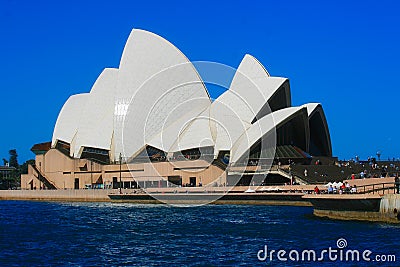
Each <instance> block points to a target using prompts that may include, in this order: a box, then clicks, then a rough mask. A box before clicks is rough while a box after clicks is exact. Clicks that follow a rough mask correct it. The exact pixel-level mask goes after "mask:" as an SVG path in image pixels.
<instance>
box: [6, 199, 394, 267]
mask: <svg viewBox="0 0 400 267" xmlns="http://www.w3.org/2000/svg"><path fill="white" fill-rule="evenodd" d="M399 234H400V226H399V225H390V224H381V223H368V222H355V221H334V220H326V219H320V218H316V217H314V216H313V215H312V208H310V207H289V206H256V205H254V206H250V205H208V206H201V207H190V208H179V207H170V206H165V205H138V204H129V203H95V202H93V203H76V202H75V203H68V202H28V201H1V202H0V266H169V265H170V266H296V265H303V264H305V263H307V265H308V266H310V265H312V266H319V265H323V266H337V265H338V264H340V265H345V266H364V265H365V266H399V265H400V254H399V253H398V245H399V243H400V242H399V238H400V235H399ZM339 239H341V240H342V241H343V240H345V241H346V247H345V248H344V247H342V249H352V250H359V251H360V252H362V251H364V250H370V251H371V252H372V254H371V255H370V256H369V258H370V260H371V261H370V262H368V261H362V259H361V261H360V262H355V261H341V262H338V261H339V260H336V261H332V260H330V259H329V258H328V257H325V258H324V259H323V261H319V262H317V261H293V260H290V259H288V260H287V261H281V260H279V259H278V258H277V256H276V253H275V255H274V257H273V258H267V259H265V260H264V261H260V260H259V257H258V256H257V255H258V254H259V256H260V255H262V254H263V251H262V250H265V246H267V248H268V253H269V252H270V251H271V250H276V251H278V250H280V249H282V250H286V251H287V252H288V253H289V251H291V250H297V251H300V252H301V251H303V250H315V251H316V252H317V254H318V253H319V252H320V251H322V250H324V249H328V248H329V247H332V248H336V249H338V240H339ZM260 250H261V252H260ZM259 252H260V253H261V254H260V253H259ZM300 254H301V253H300ZM376 255H386V256H387V255H395V256H396V260H397V261H396V262H385V263H383V262H379V263H377V262H376V258H375V257H374V256H376ZM318 257H319V254H318ZM286 258H288V254H286Z"/></svg>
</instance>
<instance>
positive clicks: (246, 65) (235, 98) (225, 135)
mask: <svg viewBox="0 0 400 267" xmlns="http://www.w3.org/2000/svg"><path fill="white" fill-rule="evenodd" d="M285 81H287V79H286V78H279V77H270V76H269V73H268V72H267V70H266V69H265V68H264V66H262V65H261V64H260V62H259V61H258V60H257V59H255V58H254V57H253V56H251V55H245V57H244V58H243V60H242V62H241V63H240V65H239V67H238V69H237V71H236V73H235V76H234V77H233V80H232V83H231V86H230V88H229V90H228V91H226V92H225V93H223V94H222V95H221V96H220V97H218V98H217V99H216V100H215V101H214V102H213V103H212V106H211V118H212V122H211V123H212V124H213V125H212V126H211V128H212V129H214V131H215V154H218V152H219V151H221V150H230V149H231V148H232V145H233V144H234V143H235V142H236V141H237V139H238V138H239V137H240V135H242V134H243V132H244V131H246V130H247V129H248V128H249V127H250V126H251V122H252V121H253V119H254V118H255V117H256V115H257V114H258V113H259V112H260V110H261V109H262V108H263V107H264V106H265V104H266V103H267V102H268V100H269V99H270V98H271V97H272V96H273V95H274V93H275V92H276V90H278V89H279V88H280V87H281V86H282V85H283V83H284V82H285Z"/></svg>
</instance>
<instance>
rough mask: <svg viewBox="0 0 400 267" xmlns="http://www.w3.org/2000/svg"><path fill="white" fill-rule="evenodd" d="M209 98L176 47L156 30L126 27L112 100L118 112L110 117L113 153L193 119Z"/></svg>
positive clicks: (130, 152) (131, 150)
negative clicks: (119, 112)
mask: <svg viewBox="0 0 400 267" xmlns="http://www.w3.org/2000/svg"><path fill="white" fill-rule="evenodd" d="M149 100H151V101H149ZM210 103H211V100H210V98H209V95H208V92H207V90H206V88H205V87H204V84H203V82H202V80H201V78H200V77H199V75H198V73H197V71H196V69H195V68H194V66H193V65H192V63H190V61H189V60H188V59H187V58H186V57H185V56H184V55H183V54H182V52H181V51H179V50H178V49H177V48H176V47H175V46H174V45H172V44H171V43H169V42H168V41H167V40H165V39H163V38H162V37H160V36H158V35H156V34H153V33H150V32H147V31H143V30H136V29H134V30H132V32H131V34H130V36H129V38H128V41H127V43H126V45H125V49H124V52H123V55H122V58H121V63H120V67H119V77H118V82H117V96H116V103H115V105H116V106H123V107H124V108H122V109H123V110H124V111H123V112H122V113H121V114H116V115H117V116H115V135H114V138H115V139H114V140H115V155H118V154H119V153H123V154H124V156H134V155H135V154H136V153H138V152H140V150H141V149H142V148H143V146H144V144H146V143H147V142H148V141H149V140H151V139H152V138H153V137H154V136H156V135H157V134H159V133H160V132H161V130H162V129H164V128H167V127H168V126H170V125H171V124H172V123H174V122H176V121H177V120H178V119H180V118H181V117H186V118H187V119H190V118H194V117H195V116H197V115H198V114H200V112H202V111H203V110H204V109H205V108H207V106H208V105H209V104H210ZM183 121H185V120H183ZM176 127H177V128H178V129H180V128H182V125H176Z"/></svg>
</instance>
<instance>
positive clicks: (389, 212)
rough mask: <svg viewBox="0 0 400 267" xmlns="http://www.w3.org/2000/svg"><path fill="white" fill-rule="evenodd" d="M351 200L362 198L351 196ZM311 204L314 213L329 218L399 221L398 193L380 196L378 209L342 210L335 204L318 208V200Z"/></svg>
mask: <svg viewBox="0 0 400 267" xmlns="http://www.w3.org/2000/svg"><path fill="white" fill-rule="evenodd" d="M346 197H347V196H346V195H342V196H341V197H336V199H337V200H338V199H339V198H343V199H345V198H346ZM358 197H359V198H360V195H358ZM371 197H372V196H371ZM314 198H316V197H314ZM366 198H368V197H366ZM353 201H363V200H362V199H361V198H360V199H358V200H357V198H353ZM312 202H313V201H312ZM338 204H339V202H338ZM313 205H314V215H316V216H318V217H327V218H330V219H338V220H361V221H371V222H387V223H400V195H398V194H386V195H384V196H382V197H381V199H380V203H379V210H377V211H360V210H344V209H343V207H341V209H338V208H337V207H335V206H332V207H331V208H330V209H325V208H322V209H321V208H319V206H320V205H319V203H318V200H317V202H314V203H313Z"/></svg>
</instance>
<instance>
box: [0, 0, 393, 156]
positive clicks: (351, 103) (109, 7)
mask: <svg viewBox="0 0 400 267" xmlns="http://www.w3.org/2000/svg"><path fill="white" fill-rule="evenodd" d="M241 2H242V3H240V4H235V3H233V1H226V2H223V1H164V2H160V3H157V2H153V1H138V3H136V1H129V0H127V1H117V0H114V1H99V0H97V1H25V2H24V1H7V0H0V59H1V66H0V88H1V96H0V115H1V131H0V137H1V138H0V158H3V157H6V158H8V150H9V149H10V148H16V149H17V151H18V153H19V155H20V157H19V161H20V162H22V161H24V160H26V159H29V158H33V154H32V153H31V152H30V150H29V149H30V148H31V146H32V145H33V144H35V143H38V142H45V141H49V140H51V136H52V131H53V127H54V124H55V121H56V119H57V115H58V112H59V110H60V109H61V107H62V105H63V104H64V102H65V101H66V99H67V98H68V97H69V96H70V95H72V94H76V93H81V92H88V91H89V90H90V88H91V86H92V84H93V83H94V81H95V80H96V78H97V76H98V75H99V74H100V72H101V71H102V69H103V68H105V67H118V65H119V60H120V56H121V53H122V50H123V47H124V44H125V41H126V39H127V37H128V35H129V33H130V31H131V29H132V28H140V29H145V30H149V31H152V32H155V33H157V34H159V35H161V36H163V37H164V38H166V39H167V40H169V41H170V42H172V43H173V44H175V45H176V46H177V47H178V48H179V49H180V50H181V51H182V52H183V53H185V54H186V56H187V57H188V58H189V59H190V60H193V61H194V60H208V61H216V62H220V63H224V64H227V65H230V66H233V67H237V66H238V64H239V63H240V61H241V59H242V57H243V56H244V54H246V53H249V54H252V55H253V56H255V57H256V58H257V59H259V60H260V61H261V62H262V63H263V64H264V66H265V67H266V68H267V69H268V71H269V72H270V73H271V75H273V76H283V77H288V78H289V79H290V83H291V89H292V98H293V104H294V105H300V104H303V103H306V102H321V103H322V105H323V107H324V109H325V113H326V116H327V119H328V123H329V127H330V132H331V138H332V145H333V151H334V154H335V155H337V156H339V158H346V159H348V158H350V157H354V156H355V155H359V156H360V157H362V158H366V157H367V156H369V155H375V153H376V151H377V150H381V151H382V157H383V158H387V157H389V156H390V157H396V158H397V157H400V123H399V117H400V116H399V113H400V112H399V110H400V105H399V101H400V99H399V97H400V92H399V89H400V86H399V81H398V78H399V76H400V19H399V17H400V4H399V1H386V0H381V1H332V2H327V1H289V2H287V1H259V3H257V2H254V3H250V2H251V1H241ZM213 94H215V93H214V92H211V95H213Z"/></svg>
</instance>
